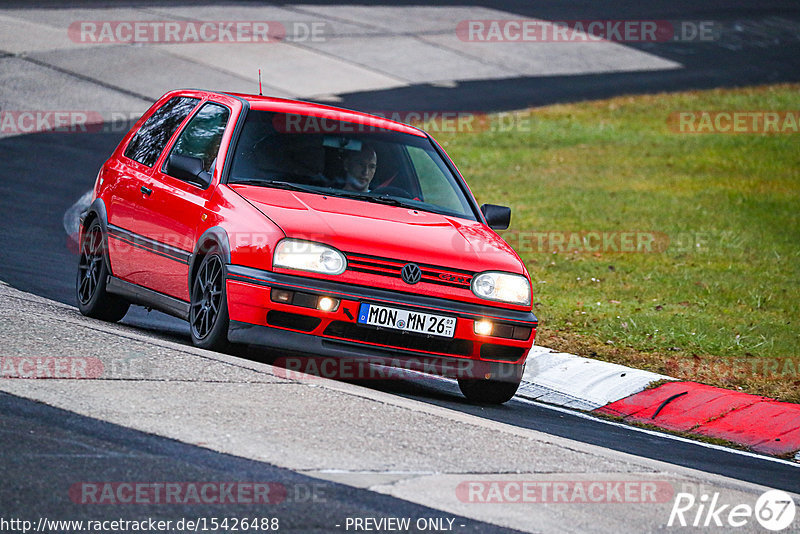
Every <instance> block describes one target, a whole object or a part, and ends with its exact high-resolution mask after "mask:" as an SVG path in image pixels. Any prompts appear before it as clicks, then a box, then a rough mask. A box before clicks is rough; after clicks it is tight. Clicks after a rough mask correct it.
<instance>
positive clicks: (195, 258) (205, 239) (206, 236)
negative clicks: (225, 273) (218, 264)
mask: <svg viewBox="0 0 800 534" xmlns="http://www.w3.org/2000/svg"><path fill="white" fill-rule="evenodd" d="M213 248H217V249H219V251H220V253H221V254H222V261H223V263H225V264H230V263H231V245H230V241H229V240H228V232H226V231H225V229H224V228H222V227H221V226H212V227H211V228H209V229H208V230H206V231H205V232H203V235H201V236H200V238H199V239H198V240H197V244H196V245H195V247H194V252H192V257H191V258H190V259H189V278H188V280H187V283H188V284H189V286H188V287H189V292H190V293H191V291H192V281H193V280H194V276H195V274H196V272H197V268H198V267H199V266H200V262H202V261H203V258H204V257H205V255H206V254H207V253H208V251H209V250H211V249H213Z"/></svg>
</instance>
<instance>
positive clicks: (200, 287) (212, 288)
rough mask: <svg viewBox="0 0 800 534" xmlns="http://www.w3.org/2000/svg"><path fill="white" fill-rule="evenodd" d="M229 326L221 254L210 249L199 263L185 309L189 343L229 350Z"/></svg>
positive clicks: (206, 347) (221, 350) (204, 347)
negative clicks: (188, 307) (188, 302)
mask: <svg viewBox="0 0 800 534" xmlns="http://www.w3.org/2000/svg"><path fill="white" fill-rule="evenodd" d="M229 323H230V321H229V318H228V296H227V292H226V291H225V275H224V269H223V261H222V255H221V254H220V253H219V251H217V250H216V249H213V250H211V251H209V253H208V254H207V255H206V256H205V257H204V258H203V261H202V262H200V267H198V269H197V275H196V276H195V278H194V281H193V282H192V295H191V303H190V309H189V329H190V330H191V331H192V343H193V344H194V345H195V346H197V347H200V348H203V349H208V350H215V351H219V352H224V351H226V350H227V349H228V348H229V347H230V343H229V342H228V325H229Z"/></svg>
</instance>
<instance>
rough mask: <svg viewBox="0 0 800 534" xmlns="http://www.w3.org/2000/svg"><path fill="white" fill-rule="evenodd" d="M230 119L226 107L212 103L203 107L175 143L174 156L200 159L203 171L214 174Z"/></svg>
mask: <svg viewBox="0 0 800 534" xmlns="http://www.w3.org/2000/svg"><path fill="white" fill-rule="evenodd" d="M229 117H230V111H229V110H228V108H226V107H225V106H221V105H219V104H214V103H212V102H209V103H207V104H205V105H203V107H201V108H200V110H199V111H198V112H197V113H196V114H195V116H194V117H192V119H191V120H190V121H189V123H188V124H187V125H186V127H185V128H184V129H183V131H182V132H181V134H180V136H179V137H178V140H177V141H175V147H174V148H173V149H172V154H178V155H180V156H190V157H193V158H199V159H201V160H202V161H203V171H204V172H209V173H210V172H212V165H213V164H214V161H215V160H216V158H217V154H218V153H219V146H220V143H221V142H222V135H223V134H224V133H225V126H226V125H227V124H228V118H229Z"/></svg>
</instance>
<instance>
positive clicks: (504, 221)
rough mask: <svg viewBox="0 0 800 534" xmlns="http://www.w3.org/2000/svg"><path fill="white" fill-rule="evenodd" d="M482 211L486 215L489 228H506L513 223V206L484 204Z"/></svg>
mask: <svg viewBox="0 0 800 534" xmlns="http://www.w3.org/2000/svg"><path fill="white" fill-rule="evenodd" d="M481 212H482V213H483V216H484V217H486V223H487V224H488V225H489V228H491V229H493V230H505V229H506V228H508V225H509V224H511V208H507V207H506V206H496V205H494V204H484V205H483V206H481Z"/></svg>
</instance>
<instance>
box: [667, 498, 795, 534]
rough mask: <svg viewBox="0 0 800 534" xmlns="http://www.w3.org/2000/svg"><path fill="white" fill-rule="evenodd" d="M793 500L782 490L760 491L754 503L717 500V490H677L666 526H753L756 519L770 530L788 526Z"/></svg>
mask: <svg viewBox="0 0 800 534" xmlns="http://www.w3.org/2000/svg"><path fill="white" fill-rule="evenodd" d="M795 512H796V509H795V503H794V499H792V496H791V495H789V494H788V493H786V492H785V491H781V490H769V491H767V492H765V493H763V494H762V495H761V496H760V497H759V498H758V500H756V504H755V506H751V505H749V504H730V503H722V502H720V494H719V492H715V493H714V494H712V495H709V494H707V493H703V494H701V495H700V497H699V498H698V497H696V496H695V495H693V494H692V493H683V492H682V493H678V494H677V495H675V502H674V503H673V504H672V511H671V512H670V514H669V521H668V522H667V526H668V527H672V526H681V527H687V526H692V527H726V528H741V527H744V526H746V525H751V526H752V525H753V519H755V520H756V521H757V522H758V523H759V524H760V525H761V526H762V527H764V528H765V529H767V530H771V531H773V532H777V531H780V530H784V529H785V528H788V527H789V526H790V525H791V524H792V522H793V521H794V516H795Z"/></svg>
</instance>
